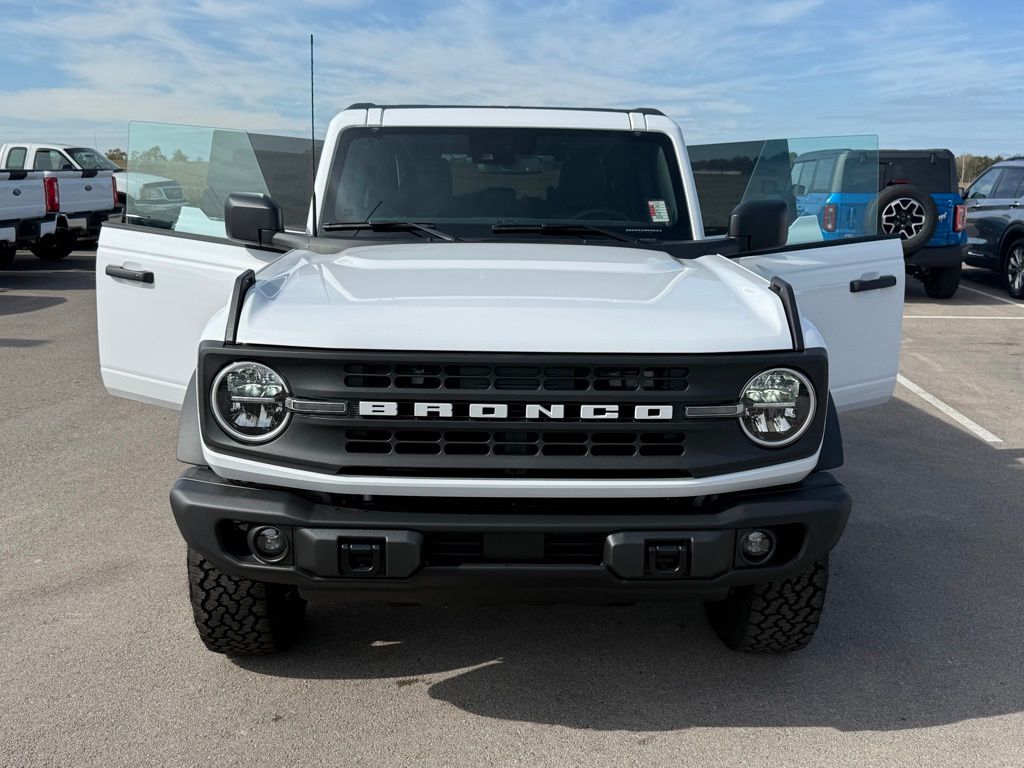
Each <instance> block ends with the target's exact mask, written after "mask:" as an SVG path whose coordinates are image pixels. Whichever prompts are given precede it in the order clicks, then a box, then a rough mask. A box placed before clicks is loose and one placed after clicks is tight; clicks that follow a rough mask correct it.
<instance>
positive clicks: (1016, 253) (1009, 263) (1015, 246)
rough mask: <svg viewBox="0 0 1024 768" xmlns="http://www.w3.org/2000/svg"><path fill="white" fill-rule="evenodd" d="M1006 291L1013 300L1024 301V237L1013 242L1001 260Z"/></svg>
mask: <svg viewBox="0 0 1024 768" xmlns="http://www.w3.org/2000/svg"><path fill="white" fill-rule="evenodd" d="M1003 278H1004V279H1005V280H1006V290H1007V291H1009V293H1010V296H1012V297H1013V298H1015V299H1024V237H1022V238H1019V239H1018V240H1014V241H1013V242H1012V243H1010V247H1009V248H1007V249H1006V256H1005V257H1004V258H1003Z"/></svg>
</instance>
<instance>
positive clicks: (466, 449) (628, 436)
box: [344, 429, 686, 456]
mask: <svg viewBox="0 0 1024 768" xmlns="http://www.w3.org/2000/svg"><path fill="white" fill-rule="evenodd" d="M685 440H686V438H685V435H684V434H683V433H681V432H662V433H651V432H645V433H638V432H633V431H625V432H597V431H576V432H528V431H509V430H496V431H494V432H484V431H473V432H467V431H464V430H444V429H441V430H438V429H425V430H416V429H402V430H389V429H372V430H368V429H346V430H345V431H344V443H345V451H346V453H349V454H387V453H396V454H403V455H420V456H441V455H447V456H537V455H543V456H682V455H683V453H684V452H685V445H684V444H685Z"/></svg>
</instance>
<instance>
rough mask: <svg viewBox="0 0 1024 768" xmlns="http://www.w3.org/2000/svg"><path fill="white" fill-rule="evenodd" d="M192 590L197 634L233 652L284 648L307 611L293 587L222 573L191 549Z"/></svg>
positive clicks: (217, 647)
mask: <svg viewBox="0 0 1024 768" xmlns="http://www.w3.org/2000/svg"><path fill="white" fill-rule="evenodd" d="M188 593H189V598H190V599H191V601H192V614H193V616H194V617H195V620H196V628H197V629H198V630H199V637H201V638H202V640H203V643H205V644H206V647H207V648H209V649H210V650H211V651H214V652H215V653H226V654H228V655H229V656H254V655H257V654H262V653H273V652H274V651H281V650H284V649H285V648H287V647H288V646H290V645H291V644H292V643H293V642H295V640H296V639H297V637H298V635H299V630H300V629H301V624H302V616H303V614H304V613H305V610H306V601H305V600H303V599H302V598H301V597H299V594H298V591H297V590H296V589H295V588H294V587H289V586H285V585H282V584H266V583H264V582H261V581H250V580H249V579H243V578H240V577H238V576H232V575H231V574H228V573H224V572H223V571H221V570H220V569H218V568H217V567H216V566H215V565H213V564H212V563H211V562H210V561H209V560H207V559H206V558H204V557H203V556H202V555H201V554H199V553H198V552H196V551H195V550H194V549H192V548H191V547H189V550H188Z"/></svg>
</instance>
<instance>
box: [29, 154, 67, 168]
mask: <svg viewBox="0 0 1024 768" xmlns="http://www.w3.org/2000/svg"><path fill="white" fill-rule="evenodd" d="M70 167H71V163H70V162H69V161H68V159H67V158H66V157H64V155H62V154H61V153H60V152H58V151H57V150H56V149H37V150H36V156H35V159H34V160H33V161H32V170H34V171H59V170H62V169H65V168H70Z"/></svg>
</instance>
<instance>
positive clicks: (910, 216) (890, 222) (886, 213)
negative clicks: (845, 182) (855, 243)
mask: <svg viewBox="0 0 1024 768" xmlns="http://www.w3.org/2000/svg"><path fill="white" fill-rule="evenodd" d="M872 216H874V217H875V221H876V222H877V223H878V232H879V234H882V235H899V236H900V239H902V240H903V255H904V256H910V255H911V254H913V253H917V252H918V251H919V250H921V249H922V248H924V246H925V244H926V243H927V242H928V241H929V240H931V239H932V235H933V234H934V233H935V225H936V224H937V223H938V221H939V211H938V209H937V208H936V207H935V201H934V200H932V196H931V195H929V194H928V193H926V192H923V191H921V190H920V189H919V188H917V187H915V186H914V185H913V184H893V185H892V186H889V187H886V188H885V189H883V190H882V191H881V192H879V193H878V200H877V201H875V205H874V208H869V209H868V217H869V218H868V220H869V221H870V220H871V218H870V217H872Z"/></svg>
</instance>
